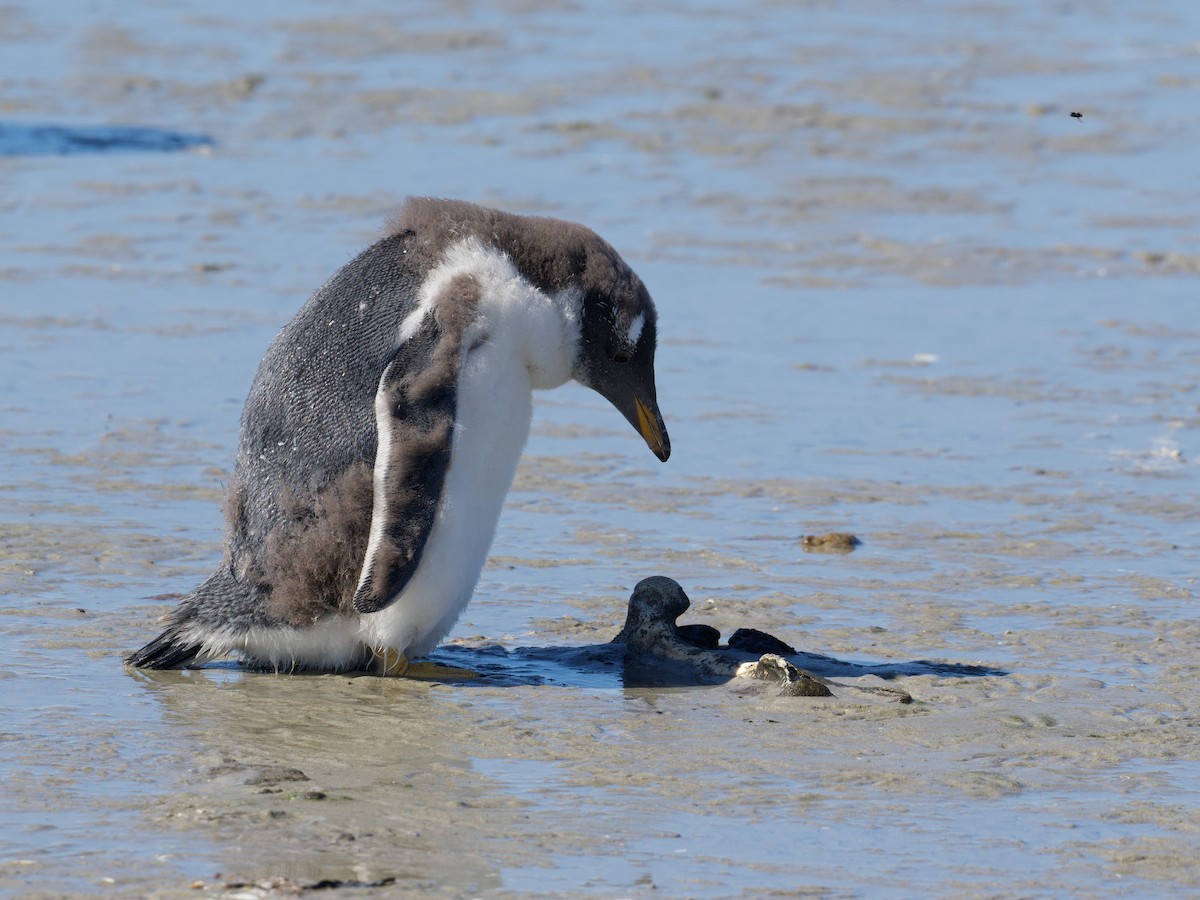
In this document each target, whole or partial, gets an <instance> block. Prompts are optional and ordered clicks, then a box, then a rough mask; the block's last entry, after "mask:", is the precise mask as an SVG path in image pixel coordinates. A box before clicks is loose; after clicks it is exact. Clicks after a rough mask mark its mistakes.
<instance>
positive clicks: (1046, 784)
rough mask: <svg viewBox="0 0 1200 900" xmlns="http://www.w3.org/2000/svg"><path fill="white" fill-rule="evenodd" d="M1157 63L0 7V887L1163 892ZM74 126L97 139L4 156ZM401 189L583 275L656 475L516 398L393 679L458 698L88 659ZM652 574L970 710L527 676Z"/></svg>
mask: <svg viewBox="0 0 1200 900" xmlns="http://www.w3.org/2000/svg"><path fill="white" fill-rule="evenodd" d="M614 9H615V10H616V12H614ZM1198 26H1200V15H1198V13H1197V12H1196V11H1195V10H1194V9H1193V8H1192V7H1191V6H1189V5H1187V4H1184V3H1181V2H1166V0H1164V2H1159V3H1152V4H1150V5H1149V6H1145V5H1144V6H1143V7H1141V8H1140V11H1139V12H1137V13H1136V14H1135V13H1127V12H1123V11H1114V10H1107V9H1098V8H1097V9H1093V8H1090V7H1076V6H1071V7H1066V6H1063V7H1054V8H1050V7H1047V8H1046V9H1044V10H1043V9H1034V8H1030V7H1028V6H1027V5H1026V4H1016V3H1010V4H993V5H990V6H988V5H974V6H970V5H968V6H955V5H951V4H949V3H943V2H921V3H917V4H915V5H910V7H908V8H906V10H905V11H904V14H903V15H902V16H901V15H899V14H898V13H897V11H896V10H895V9H893V8H892V7H887V6H868V7H864V8H861V9H857V10H854V11H847V10H842V9H839V8H836V7H829V6H826V5H824V4H820V3H812V4H799V5H794V6H786V7H784V6H779V5H775V4H770V3H762V4H751V5H750V6H745V5H742V6H739V7H738V8H737V9H736V10H734V9H732V8H731V9H730V10H721V9H717V8H708V7H701V6H697V5H695V4H689V3H675V4H668V5H666V6H659V7H657V8H656V10H655V11H653V12H645V11H642V10H641V9H640V8H638V7H635V6H633V5H630V6H627V7H625V6H621V7H612V6H611V5H603V6H601V5H591V4H582V5H580V4H557V5H556V4H546V5H538V4H526V3H498V4H494V5H490V6H487V7H486V8H482V9H475V10H471V9H468V8H466V7H462V8H457V7H456V8H450V9H444V8H443V7H441V6H439V5H437V4H428V5H424V6H421V5H418V6H417V7H415V8H413V9H410V10H407V11H406V12H405V14H404V15H400V14H397V13H395V12H394V11H393V10H391V9H390V8H389V7H387V6H386V5H380V4H373V3H370V2H366V0H363V2H355V3H351V4H350V5H348V6H346V5H343V7H342V8H341V11H339V12H338V13H337V14H336V17H334V15H333V14H332V13H331V11H330V9H329V8H328V7H327V6H325V5H322V4H316V3H305V2H301V3H298V4H297V3H290V4H286V5H283V4H279V5H272V4H267V5H264V6H261V7H255V8H254V9H243V8H240V7H236V6H232V5H221V4H217V5H216V6H214V5H213V4H207V5H205V6H203V7H201V6H198V5H185V6H183V7H179V6H175V7H171V8H165V7H164V8H147V9H138V10H134V9H132V8H126V7H120V6H113V7H96V6H91V5H83V4H80V5H78V7H77V8H76V7H72V8H71V10H70V14H69V15H68V14H66V12H64V10H63V9H61V8H59V7H58V6H55V8H54V9H49V8H43V7H39V6H36V5H34V4H31V3H17V4H15V5H10V6H8V7H6V8H5V9H4V10H3V11H2V12H0V58H3V59H4V60H5V61H6V65H5V66H4V67H3V69H4V72H5V74H4V78H5V83H4V88H5V90H4V100H3V106H2V107H0V124H8V125H11V126H12V128H10V130H9V132H8V133H7V134H8V137H9V138H10V139H12V141H13V142H12V143H11V144H9V145H6V144H5V143H4V141H5V139H6V138H5V132H4V130H3V129H0V178H2V180H3V183H4V185H5V187H4V189H3V191H0V211H3V217H2V218H0V375H2V376H3V377H0V459H2V460H3V463H2V465H3V469H2V470H0V657H2V659H3V662H2V663H0V698H2V701H0V743H2V745H3V747H4V753H3V754H0V774H2V776H3V785H4V790H3V795H4V798H3V801H2V803H3V806H2V810H3V815H0V893H4V894H11V895H15V896H29V897H61V896H93V895H104V896H113V897H125V896H128V897H134V896H159V897H176V896H180V897H182V896H197V895H204V894H214V895H221V894H225V893H228V894H229V895H231V896H273V895H284V894H286V893H288V892H289V891H290V892H296V891H301V892H303V891H305V890H308V891H315V890H316V888H317V887H318V886H320V885H324V889H323V890H321V892H320V894H321V895H328V894H335V895H337V896H345V897H354V896H364V897H366V896H400V895H405V894H411V893H416V892H418V891H420V892H422V893H426V894H428V895H430V896H447V897H458V896H477V895H483V896H493V897H504V896H526V895H530V894H534V895H536V894H543V895H552V896H578V895H596V896H651V895H654V896H696V897H704V896H712V897H725V896H742V895H753V896H757V895H763V894H768V893H772V892H784V893H788V894H799V895H811V896H821V897H864V896H894V895H897V894H902V895H913V896H916V895H921V896H927V895H928V896H944V897H1024V896H1062V897H1066V896H1071V897H1079V896H1090V897H1122V896H1129V897H1136V896H1148V895H1154V896H1180V897H1182V896H1190V895H1193V894H1194V893H1196V892H1197V891H1198V890H1200V863H1197V859H1198V858H1200V853H1198V851H1200V836H1198V834H1200V832H1198V831H1197V828H1196V821H1197V809H1198V807H1200V766H1198V764H1197V760H1200V737H1198V736H1197V734H1196V733H1195V732H1196V731H1197V729H1196V727H1195V726H1196V723H1197V721H1200V701H1198V700H1197V695H1196V689H1195V676H1196V672H1197V670H1198V669H1200V650H1197V647H1198V646H1200V625H1197V624H1196V622H1195V610H1194V605H1195V599H1196V594H1197V590H1198V589H1200V588H1198V575H1197V573H1198V571H1200V565H1198V562H1200V549H1198V548H1200V517H1198V516H1197V513H1196V510H1197V506H1198V499H1200V489H1198V483H1197V463H1196V460H1197V459H1198V458H1200V448H1198V445H1197V438H1198V435H1200V399H1198V398H1200V391H1198V390H1197V387H1198V385H1200V344H1198V340H1200V325H1198V324H1197V322H1198V320H1197V318H1196V315H1195V313H1194V311H1193V308H1194V306H1195V303H1194V301H1195V292H1196V280H1195V276H1196V273H1197V271H1198V269H1200V263H1198V260H1200V217H1198V215H1197V213H1196V210H1197V209H1200V197H1198V196H1197V194H1198V193H1200V187H1197V185H1200V179H1197V177H1196V176H1197V174H1200V173H1198V172H1197V168H1198V165H1197V163H1196V160H1195V147H1196V145H1197V144H1198V143H1200V140H1198V138H1200V111H1198V110H1200V104H1197V103H1196V96H1197V94H1196V92H1197V89H1198V88H1200V81H1198V80H1197V79H1196V77H1195V62H1196V54H1197V51H1196V47H1195V44H1194V40H1193V39H1192V38H1191V37H1189V35H1191V36H1194V35H1195V34H1197V33H1200V29H1198ZM1071 112H1081V113H1082V117H1080V118H1073V117H1072V116H1071V115H1070V113H1071ZM99 125H108V126H123V127H127V128H137V129H139V130H138V131H137V132H136V133H128V132H120V133H118V135H117V136H118V137H122V136H123V138H122V139H123V140H125V141H126V144H125V145H123V146H118V145H117V144H119V141H118V142H115V143H113V144H112V145H105V146H99V145H97V144H96V143H95V140H94V138H95V137H96V133H95V132H91V131H86V132H85V131H75V132H71V134H73V135H74V136H75V137H76V138H78V140H74V141H67V144H66V146H67V147H68V149H69V151H70V152H68V153H66V155H57V154H58V153H59V150H54V151H53V152H34V151H32V150H31V149H30V146H29V143H28V142H29V141H30V140H31V139H33V138H31V135H33V136H34V137H36V130H37V129H36V128H35V127H34V126H39V127H40V126H53V127H55V128H60V129H68V130H69V129H72V128H77V129H82V128H83V127H84V126H87V127H88V128H91V127H93V126H99ZM17 126H21V127H20V128H17ZM55 134H56V135H57V136H58V138H61V137H62V132H55ZM14 135H18V136H20V138H21V141H22V142H24V143H19V142H16V139H15V138H14V137H13V136H14ZM110 136H111V135H110ZM172 136H185V137H187V138H188V140H186V141H181V140H178V139H176V138H173V137H172ZM88 140H91V141H92V143H91V144H88V143H87V142H88ZM80 141H82V143H80ZM139 141H142V142H144V141H159V144H158V145H157V146H156V147H147V146H144V145H138V142H139ZM130 142H132V144H133V145H130ZM56 146H58V147H59V148H60V149H61V147H62V146H63V145H62V144H61V143H60V144H59V145H56ZM72 148H73V149H72ZM154 150H161V151H164V152H151V151H154ZM410 193H413V194H433V195H441V196H457V197H463V198H465V199H470V200H474V201H477V202H484V203H492V204H495V205H499V206H503V207H505V208H508V209H511V210H514V211H518V212H538V213H545V214H551V215H558V216H562V217H566V218H571V219H576V220H579V221H583V222H586V223H587V224H589V225H591V226H592V227H594V228H595V229H596V230H597V231H599V232H600V233H601V234H602V235H603V236H604V237H606V238H607V239H608V240H610V241H611V242H612V243H613V244H614V245H615V246H616V247H617V248H618V249H619V250H620V251H621V252H622V253H623V255H625V257H626V258H627V259H628V260H629V261H630V262H631V263H632V264H633V265H634V266H635V267H636V268H637V270H638V271H639V273H640V274H641V275H642V277H643V278H644V280H645V281H646V282H647V284H648V285H649V287H650V290H651V292H652V293H653V295H654V296H655V299H656V302H657V303H658V306H659V309H660V316H661V321H660V334H661V341H660V349H659V381H660V385H659V393H660V401H661V404H662V407H663V411H664V414H665V415H666V417H667V422H668V426H669V428H670V430H671V436H672V443H673V446H674V455H673V456H672V458H671V460H670V462H669V463H668V464H667V465H666V466H660V465H659V464H658V463H657V462H656V461H655V460H654V459H653V458H652V457H651V456H650V455H649V454H648V453H647V452H646V451H645V448H644V446H642V445H641V442H640V441H639V440H638V439H637V436H636V435H634V434H633V433H631V432H630V431H629V429H628V427H627V426H626V425H625V423H624V422H622V421H621V420H620V418H619V416H618V415H617V414H616V413H614V412H613V411H612V410H611V409H608V408H607V406H606V404H605V403H604V401H602V400H601V399H600V398H598V397H595V396H592V395H589V394H588V393H587V392H585V391H583V390H582V389H575V388H572V389H564V390H562V391H558V392H554V393H551V394H547V395H545V396H542V397H539V400H538V410H537V414H536V416H535V422H534V434H533V437H532V438H531V441H530V444H529V447H528V451H527V456H526V459H525V461H524V462H523V464H522V468H521V470H520V471H519V473H518V477H517V481H516V484H515V485H514V489H513V492H512V493H511V494H510V497H509V501H508V504H507V506H506V509H505V513H504V517H503V519H502V521H501V526H500V531H499V534H498V536H497V539H496V542H495V544H494V545H493V548H492V557H491V559H490V561H489V564H488V567H487V568H486V569H485V571H484V575H483V579H482V581H481V583H480V586H479V589H478V590H477V592H476V597H475V600H474V601H473V603H472V605H471V607H470V608H469V609H468V610H467V613H466V615H465V616H464V619H463V621H461V622H460V623H459V625H458V626H457V627H456V629H455V630H454V632H453V634H452V636H451V639H450V641H449V642H448V645H447V646H446V647H445V648H443V649H442V650H440V651H439V658H442V659H445V660H447V661H454V662H466V663H468V664H474V665H476V666H477V667H478V668H480V669H481V670H483V671H485V672H486V675H485V677H483V678H481V679H478V680H476V681H472V682H467V683H453V684H440V683H429V682H414V681H403V680H388V679H379V678H368V677H363V678H350V677H341V676H316V677H288V676H273V675H262V674H254V673H247V672H243V671H241V670H240V669H238V667H237V666H236V665H233V664H230V665H222V666H215V667H212V668H209V669H205V670H201V671H191V672H182V673H178V672H167V673H152V674H139V673H131V672H128V671H126V670H124V669H123V668H122V666H121V659H122V657H123V655H124V654H126V653H127V652H129V651H130V650H132V649H134V648H136V647H137V646H139V645H140V644H141V643H142V642H144V641H145V640H146V639H147V638H149V637H150V636H152V634H153V633H154V632H155V625H156V618H157V616H159V615H160V614H161V613H162V612H164V611H165V610H166V609H167V608H169V604H170V603H171V602H172V598H173V596H174V595H178V594H179V593H181V592H184V591H186V590H188V589H189V588H190V587H192V586H193V585H194V584H195V583H196V582H197V581H198V580H199V579H200V578H202V577H203V576H204V575H205V574H207V572H208V571H209V570H210V569H211V567H212V566H213V565H215V564H216V562H217V560H218V559H219V558H220V527H221V526H220V519H219V509H218V507H219V499H220V496H221V492H222V489H223V483H224V481H223V480H224V478H225V475H226V473H227V471H228V469H229V466H230V463H231V460H232V454H233V448H234V443H235V440H236V428H237V418H238V414H239V411H240V407H241V403H242V400H243V399H244V397H245V393H246V389H247V387H248V385H249V381H250V378H251V376H252V374H253V371H254V367H255V366H256V365H257V362H258V360H259V358H260V356H261V354H262V352H263V350H264V349H265V347H266V345H267V343H268V342H269V341H270V339H271V337H272V336H273V335H274V333H275V332H276V331H277V329H278V328H279V327H280V326H281V325H282V323H283V322H284V321H286V319H287V318H288V317H289V316H290V315H291V314H292V312H294V311H295V309H296V308H298V306H299V305H300V304H301V303H302V302H303V300H304V298H305V297H306V296H307V295H308V293H309V292H311V291H312V290H313V289H314V288H315V287H317V286H318V285H319V284H320V283H321V282H322V281H323V279H324V278H326V277H327V276H328V275H329V274H330V273H331V272H332V271H334V270H335V269H336V268H337V267H338V266H339V265H340V264H341V263H343V262H344V261H345V260H346V259H348V258H349V257H350V256H351V255H352V254H353V253H354V252H356V251H357V250H358V249H359V248H361V247H362V246H363V245H365V244H366V243H367V242H369V241H370V240H371V239H372V238H373V237H374V236H375V235H377V234H378V233H379V231H380V229H381V227H382V223H383V221H384V218H385V217H386V216H387V215H388V213H389V212H390V211H392V210H393V209H394V208H395V206H396V205H398V204H399V202H400V201H401V200H402V198H403V197H404V196H405V195H406V194H410ZM830 532H838V533H853V534H854V535H856V536H857V537H858V538H859V539H860V540H861V544H860V545H858V546H856V547H854V549H853V552H851V553H812V552H807V551H806V549H805V546H804V543H803V542H804V538H805V536H807V535H824V534H826V533H830ZM653 574H663V575H668V576H671V577H673V578H675V579H676V580H678V581H679V582H681V583H682V584H683V586H684V587H685V588H686V589H687V591H688V593H689V595H690V596H691V598H692V602H693V607H692V610H691V611H690V612H689V613H688V614H687V615H686V616H685V617H684V619H683V621H685V622H686V621H693V622H705V623H708V624H711V625H714V626H716V627H718V628H719V629H720V630H721V631H722V633H723V634H725V635H726V636H728V634H729V633H731V632H732V631H733V630H734V629H736V628H739V627H754V628H759V629H762V630H765V631H769V632H770V633H772V634H776V635H778V636H779V637H780V638H782V639H784V640H786V641H787V642H788V643H790V644H792V645H794V646H796V647H798V648H799V649H801V650H803V651H808V652H812V653H821V654H827V655H831V656H835V657H838V658H840V659H843V660H850V661H854V662H861V663H903V662H910V661H914V660H933V661H937V662H944V663H948V664H952V665H958V666H972V665H980V666H986V667H988V668H991V669H995V670H1000V671H1003V672H1004V673H1006V674H1003V675H986V676H960V677H949V676H943V675H933V674H926V675H916V676H904V677H900V678H897V679H893V680H891V681H889V682H886V683H887V684H889V685H891V686H895V687H898V688H901V689H902V690H904V691H906V692H908V693H909V694H911V695H912V697H913V698H914V702H913V703H911V704H904V705H901V704H895V703H879V702H872V701H871V700H870V699H869V698H867V697H866V696H865V695H861V694H857V693H854V692H842V693H840V694H839V693H838V692H836V691H835V695H834V696H833V697H829V698H812V697H781V696H777V695H776V694H775V693H773V692H771V691H768V690H764V689H763V688H762V687H761V686H757V685H747V684H745V683H739V682H729V683H723V684H696V685H679V684H660V685H657V686H654V685H647V684H646V683H645V681H644V680H640V679H636V678H628V677H626V675H625V673H622V672H621V671H617V670H612V671H606V670H604V669H603V668H600V669H597V668H594V667H593V668H588V667H580V666H577V665H575V666H573V665H571V664H570V663H569V662H562V661H559V662H555V661H554V660H555V659H557V658H558V657H556V655H555V654H556V652H557V651H559V650H561V649H563V648H570V647H576V646H580V645H586V644H595V643H599V642H602V641H606V640H608V639H610V638H611V637H612V636H613V635H615V634H616V633H617V631H618V630H619V629H620V627H621V624H622V622H623V621H624V616H625V602H626V599H627V598H628V595H629V592H630V590H632V588H633V585H634V584H635V583H637V582H638V581H639V580H640V579H641V578H643V577H645V576H647V575H653ZM496 644H500V645H503V646H504V647H506V648H509V649H513V648H522V647H524V648H533V651H532V652H529V653H514V654H503V653H500V652H498V651H496V650H495V649H494V645H496ZM855 681H856V682H858V683H861V684H863V685H870V684H883V683H884V682H882V681H881V680H880V679H878V678H875V677H873V676H863V677H861V678H859V679H855ZM330 885H335V886H333V887H330Z"/></svg>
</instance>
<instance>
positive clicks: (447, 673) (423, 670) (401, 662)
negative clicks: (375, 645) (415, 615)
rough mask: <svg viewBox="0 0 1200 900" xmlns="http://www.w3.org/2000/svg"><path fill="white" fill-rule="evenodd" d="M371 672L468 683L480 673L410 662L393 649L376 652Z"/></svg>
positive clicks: (391, 675)
mask: <svg viewBox="0 0 1200 900" xmlns="http://www.w3.org/2000/svg"><path fill="white" fill-rule="evenodd" d="M371 662H372V665H371V671H372V672H374V673H375V674H377V675H384V676H390V677H392V678H417V679H420V680H422V681H467V680H470V679H472V678H478V677H479V673H478V672H474V671H472V670H471V669H460V668H458V667H457V666H443V665H441V664H440V663H435V662H429V660H424V659H422V660H417V661H410V660H409V658H408V657H407V656H405V655H404V654H403V653H397V652H396V651H395V650H393V649H392V648H391V647H384V648H383V649H381V650H376V651H375V658H374V659H373V660H372V661H371Z"/></svg>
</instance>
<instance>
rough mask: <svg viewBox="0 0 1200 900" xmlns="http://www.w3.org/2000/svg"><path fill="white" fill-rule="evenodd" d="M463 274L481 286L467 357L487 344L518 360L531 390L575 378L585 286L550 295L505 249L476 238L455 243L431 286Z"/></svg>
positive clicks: (465, 345)
mask: <svg viewBox="0 0 1200 900" xmlns="http://www.w3.org/2000/svg"><path fill="white" fill-rule="evenodd" d="M459 275H469V276H471V277H472V278H474V279H475V280H476V282H477V284H478V285H479V301H478V306H477V309H476V315H475V317H474V320H473V321H472V323H471V324H470V325H469V326H468V327H467V328H466V329H465V331H464V334H463V350H464V353H465V358H467V359H469V358H470V356H471V355H472V354H474V353H476V352H478V351H480V350H482V349H484V348H487V349H488V350H489V351H490V352H489V355H492V354H498V355H500V356H503V357H506V358H510V359H516V360H519V361H520V362H521V364H522V366H523V368H524V369H525V371H526V372H527V373H528V375H529V386H530V388H531V389H539V390H546V389H550V388H556V387H559V386H560V385H563V384H565V383H566V382H567V381H569V380H570V378H571V376H572V374H573V372H574V369H575V362H576V355H577V353H578V350H579V342H580V334H581V328H582V319H583V292H582V290H580V289H579V288H578V287H574V286H570V287H567V288H564V289H562V290H560V291H557V292H555V293H552V294H551V293H546V292H545V291H542V290H540V289H539V288H537V287H536V286H535V285H533V284H532V283H531V282H530V281H529V280H528V279H526V278H525V277H524V276H523V275H522V274H521V273H520V272H519V271H518V270H517V268H516V266H515V265H513V262H512V259H511V258H510V257H509V256H508V254H506V253H505V252H504V251H503V250H500V249H498V248H496V247H494V246H491V245H490V244H487V243H484V242H482V241H480V240H479V239H478V238H475V237H468V238H466V239H465V240H462V241H460V242H458V243H456V244H454V245H452V246H451V247H450V249H449V250H448V251H447V252H446V254H445V255H444V256H443V258H442V262H441V264H440V265H438V267H437V268H436V269H435V270H434V272H431V273H430V278H429V279H428V280H427V285H437V284H442V283H445V282H446V281H447V280H448V279H450V278H453V277H455V276H459ZM430 293H431V294H436V293H437V292H436V291H430Z"/></svg>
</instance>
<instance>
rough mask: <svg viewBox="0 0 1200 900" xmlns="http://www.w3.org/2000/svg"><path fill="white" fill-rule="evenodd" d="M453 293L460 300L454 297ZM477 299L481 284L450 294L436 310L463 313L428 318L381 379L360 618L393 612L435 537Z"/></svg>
mask: <svg viewBox="0 0 1200 900" xmlns="http://www.w3.org/2000/svg"><path fill="white" fill-rule="evenodd" d="M472 290H473V291H474V292H475V295H471V294H470V292H471V291H472ZM450 291H455V292H456V295H455V296H450V297H447V296H446V294H447V293H449V292H450ZM477 293H478V286H477V284H476V283H475V282H474V280H473V279H472V280H471V283H470V284H457V285H456V284H454V283H451V285H449V286H447V288H446V289H445V290H443V292H442V296H439V297H438V298H437V301H436V302H438V303H441V304H445V303H446V302H447V301H450V302H455V303H457V304H458V309H459V313H458V314H456V315H453V316H452V315H445V314H440V313H441V310H440V309H439V310H436V311H435V310H433V309H430V310H428V311H427V312H426V313H425V314H424V317H423V319H421V320H420V323H419V324H418V325H417V327H416V330H415V331H414V333H413V334H412V335H411V336H410V337H409V338H408V339H407V340H405V341H404V342H403V343H402V344H401V345H400V347H399V349H398V350H396V352H395V354H393V356H392V359H391V360H390V362H389V363H388V365H387V367H386V368H385V369H384V371H383V375H382V377H381V378H380V379H379V389H378V391H377V392H376V394H375V424H376V429H377V432H378V445H377V449H376V454H375V470H374V501H373V508H372V513H371V535H370V539H369V542H368V544H367V553H366V557H365V559H364V560H363V566H362V572H361V574H360V576H359V581H358V588H357V589H356V590H355V592H354V608H355V610H357V611H358V612H360V613H372V612H379V610H381V609H386V608H387V607H388V606H390V605H391V604H392V602H393V601H394V600H395V599H396V597H397V596H399V594H400V593H401V591H403V590H404V587H405V585H406V584H408V581H409V579H410V578H412V575H413V573H414V572H415V571H416V569H417V566H418V565H419V564H420V562H421V554H422V552H423V551H424V549H425V543H426V541H427V540H428V539H429V533H430V532H431V531H432V530H433V523H434V519H435V517H436V515H437V509H438V504H439V503H440V502H441V497H442V488H443V485H444V484H445V480H446V470H447V469H448V468H449V467H450V450H451V444H452V441H453V437H454V416H455V412H456V397H455V390H456V387H457V384H458V374H459V368H460V365H461V361H462V355H463V352H462V338H463V331H464V329H465V328H466V326H467V324H468V323H469V318H470V317H469V315H463V314H462V312H461V310H462V307H463V305H465V306H466V307H467V308H468V309H471V308H473V304H474V300H475V299H477Z"/></svg>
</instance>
